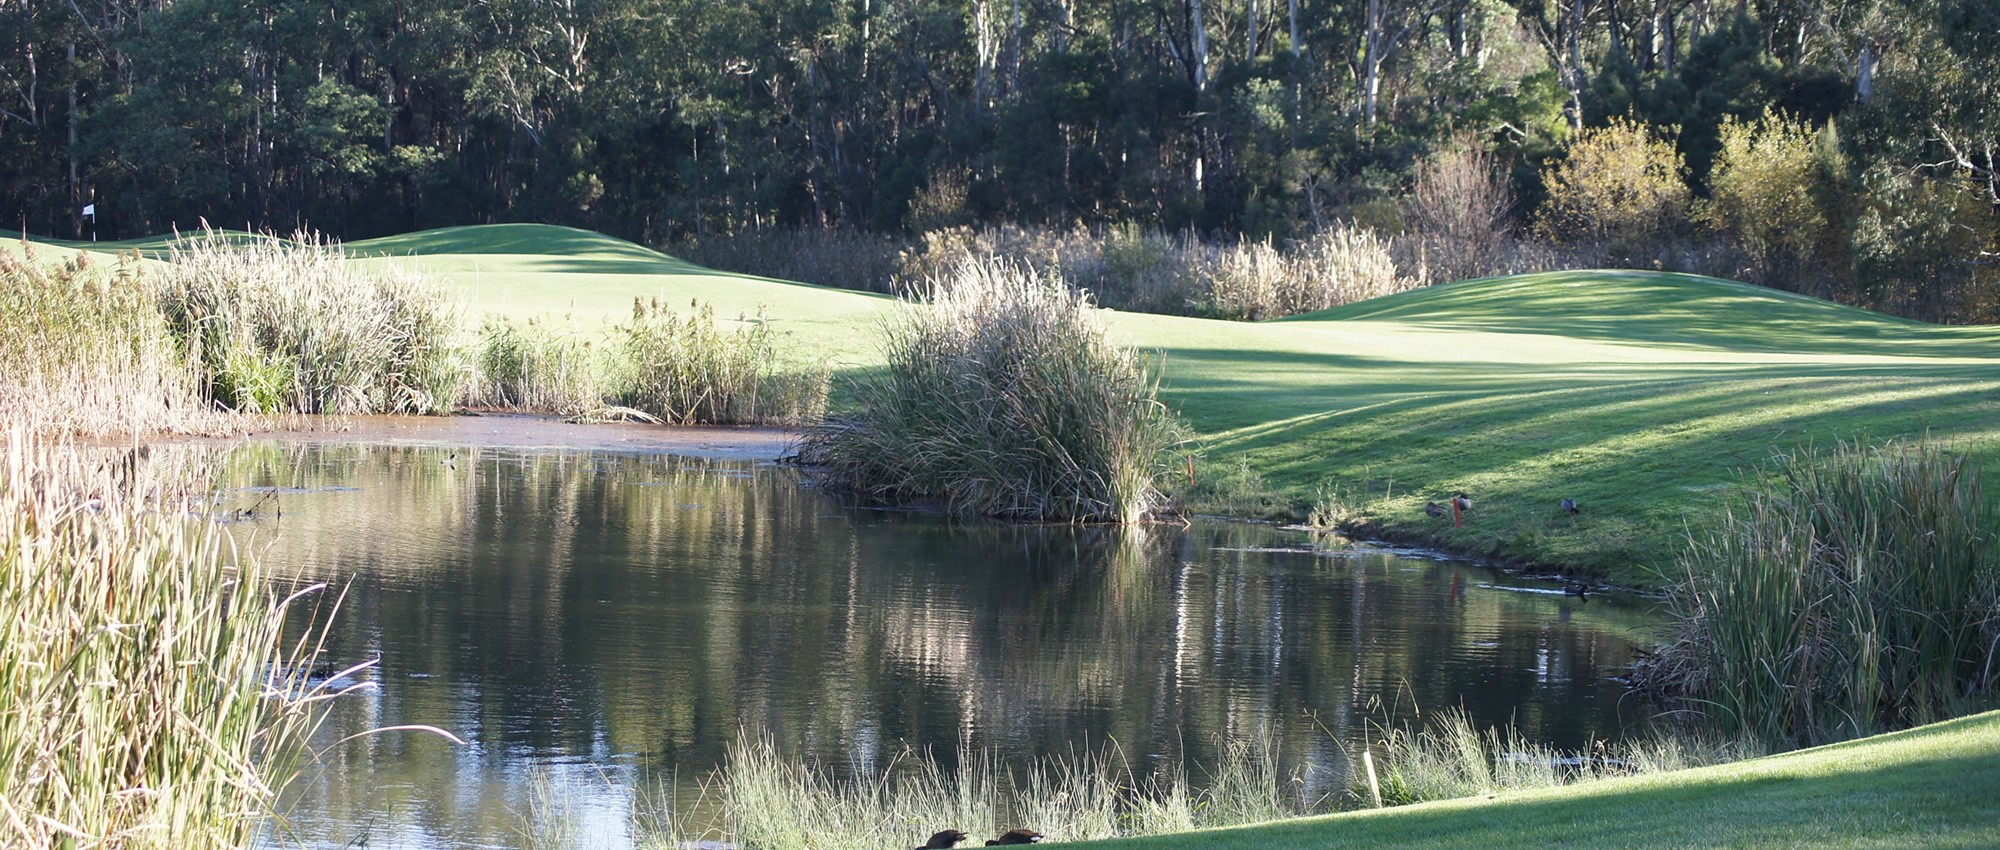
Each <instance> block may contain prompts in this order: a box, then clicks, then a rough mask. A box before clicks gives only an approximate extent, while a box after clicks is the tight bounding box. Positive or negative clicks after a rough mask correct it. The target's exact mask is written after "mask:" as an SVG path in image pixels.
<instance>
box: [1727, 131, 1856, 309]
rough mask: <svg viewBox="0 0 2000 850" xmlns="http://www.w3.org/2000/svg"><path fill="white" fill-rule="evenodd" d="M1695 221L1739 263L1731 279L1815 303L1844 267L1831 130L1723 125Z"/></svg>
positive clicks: (1843, 201) (1838, 159) (1840, 190)
mask: <svg viewBox="0 0 2000 850" xmlns="http://www.w3.org/2000/svg"><path fill="white" fill-rule="evenodd" d="M1719 144H1720V150H1719V151H1718V152H1717V154H1716V156H1715V164H1714V168H1713V170H1712V171H1711V172H1710V173H1709V197H1708V198H1707V199H1705V200H1702V201H1700V202H1698V203H1697V204H1696V205H1695V220H1696V221H1697V222H1698V223H1700V224H1701V225H1702V226H1703V227H1705V228H1706V229H1707V230H1708V231H1709V232H1710V233H1712V234H1714V235H1715V236H1717V237H1719V238H1721V239H1722V240H1724V241H1725V242H1727V243H1728V244H1730V245H1731V246H1732V247H1734V248H1735V249H1736V250H1737V251H1738V252H1739V253H1740V254H1741V255H1742V256H1743V257H1744V259H1745V261H1746V265H1745V267H1744V268H1741V269H1735V270H1732V272H1733V274H1732V276H1734V277H1740V278H1743V279H1746V280H1755V281H1760V282H1765V283H1770V284H1773V285H1777V284H1779V283H1782V284H1785V285H1786V286H1787V288H1790V289H1794V290H1799V291H1811V292H1814V294H1817V295H1822V296H1830V295H1833V294H1834V292H1833V291H1831V289H1832V288H1831V287H1830V286H1828V285H1827V284H1829V283H1830V281H1829V280H1828V278H1829V276H1830V275H1831V274H1834V273H1837V272H1838V271H1840V270H1841V269H1842V268H1843V266H1844V265H1845V259H1846V254H1847V251H1846V247H1847V244H1846V243H1847V239H1846V233H1847V216H1846V215H1845V211H1846V207H1847V206H1848V200H1847V198H1848V196H1849V194H1850V193H1849V192H1848V191H1847V179H1848V178H1847V163H1846V161H1845V159H1844V158H1843V157H1842V156H1841V154H1840V143H1839V141H1838V140H1837V139H1836V138H1834V137H1833V133H1832V127H1831V125H1829V126H1828V128H1827V130H1826V131H1825V132H1824V133H1816V132H1814V131H1813V130H1812V128H1810V127H1808V126H1806V124H1805V122H1803V121H1799V120H1796V119H1791V118H1786V117H1785V116H1783V115H1779V114H1777V113H1772V112H1766V113H1765V114H1764V117H1762V118H1761V119H1758V120H1757V121H1756V122H1754V123H1745V122H1742V121H1738V120H1736V119H1734V118H1729V119H1725V120H1724V121H1723V123H1722V128H1721V131H1720V142H1719Z"/></svg>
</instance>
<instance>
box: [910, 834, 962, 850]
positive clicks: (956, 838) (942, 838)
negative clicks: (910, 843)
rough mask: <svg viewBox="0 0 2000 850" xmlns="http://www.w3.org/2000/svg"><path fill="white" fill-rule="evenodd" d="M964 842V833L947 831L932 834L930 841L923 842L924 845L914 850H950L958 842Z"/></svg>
mask: <svg viewBox="0 0 2000 850" xmlns="http://www.w3.org/2000/svg"><path fill="white" fill-rule="evenodd" d="M964 840H965V833H963V832H960V831H958V830H956V829H947V830H944V831H942V832H938V833H934V834H932V835H931V840H929V841H926V842H924V845H923V846H922V847H918V848H916V850H951V848H952V847H954V846H956V845H957V844H958V842H960V841H964Z"/></svg>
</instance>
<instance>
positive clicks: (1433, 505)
mask: <svg viewBox="0 0 2000 850" xmlns="http://www.w3.org/2000/svg"><path fill="white" fill-rule="evenodd" d="M1424 513H1427V514H1430V515H1431V516H1434V517H1442V516H1444V514H1445V509H1444V505H1443V504H1440V503H1438V502H1426V503H1424Z"/></svg>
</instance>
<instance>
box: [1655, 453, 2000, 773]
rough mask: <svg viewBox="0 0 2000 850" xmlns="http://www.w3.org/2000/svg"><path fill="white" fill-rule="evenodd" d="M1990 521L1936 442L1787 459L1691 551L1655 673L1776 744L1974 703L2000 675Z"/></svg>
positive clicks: (1720, 719)
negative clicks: (1672, 633) (1673, 628)
mask: <svg viewBox="0 0 2000 850" xmlns="http://www.w3.org/2000/svg"><path fill="white" fill-rule="evenodd" d="M1992 521H1993V517H1992V515H1991V514H1990V513H1989V512H1987V511H1986V510H1985V509H1984V508H1983V507H1982V504H1981V497H1980V483H1979V472H1978V468H1977V467H1976V466H1974V465H1973V464H1972V463H1971V462H1970V461H1969V460H1968V458H1967V457H1966V456H1965V455H1963V454H1959V453H1955V452H1953V451H1950V450H1947V449H1946V448H1944V447H1942V446H1939V445H1937V444H1934V443H1929V442H1916V443H1902V442H1891V443H1888V444H1886V445H1883V446H1881V447H1879V448H1870V447H1864V446H1861V445H1859V444H1854V443H1841V444H1839V445H1837V446H1836V447H1835V448H1833V449H1831V450H1815V449H1810V448H1808V449H1803V450H1800V451H1797V452H1794V453H1792V454H1789V455H1786V456H1783V457H1781V458H1779V459H1778V461H1777V463H1776V469H1775V470H1773V474H1772V475H1770V476H1769V477H1768V478H1767V479H1765V480H1763V481H1762V482H1760V483H1758V484H1757V485H1755V486H1754V487H1753V489H1752V490H1751V491H1750V492H1749V494H1748V496H1747V497H1746V498H1745V499H1744V500H1743V502H1742V503H1741V504H1740V505H1737V506H1734V507H1732V508H1731V509H1730V511H1729V512H1728V514H1727V515H1726V516H1725V521H1724V522H1723V524H1722V526H1721V527H1720V528H1718V529H1717V530H1716V531H1714V532H1713V533H1711V534H1708V535H1706V536H1705V537H1703V538H1700V539H1698V540H1696V541H1695V542H1694V545H1693V546H1692V547H1691V548H1690V550H1689V552H1688V553H1687V555H1686V556H1685V557H1684V558H1683V559H1682V561H1681V571H1682V580H1681V582H1680V584H1678V585H1677V586H1675V587H1674V588H1673V591H1672V595H1671V597H1670V599H1671V610H1672V613H1673V615H1674V617H1675V618H1676V620H1677V629H1678V634H1677V635H1676V637H1675V640H1674V642H1673V643H1672V644H1671V645H1670V646H1668V647H1667V648H1666V649H1665V650H1664V651H1663V652H1662V653H1661V654H1660V656H1659V658H1658V659H1656V661H1655V663H1654V664H1652V665H1649V667H1648V668H1646V669H1645V670H1644V671H1643V672H1644V673H1645V674H1646V677H1647V678H1648V679H1649V680H1650V681H1651V682H1652V683H1653V684H1655V685H1657V686H1660V687H1663V688H1665V689H1667V690H1670V691H1672V692H1675V693H1677V694H1679V695H1681V696H1683V697H1685V698H1687V699H1689V700H1690V701H1691V703H1692V705H1693V706H1694V707H1695V708H1697V709H1698V710H1700V711H1701V712H1702V713H1704V714H1706V715H1707V717H1708V718H1709V720H1710V721H1711V722H1712V723H1714V724H1715V725H1716V727H1717V728H1718V729H1720V730H1721V731H1723V732H1724V733H1726V734H1732V735H1746V736H1750V737H1753V738H1756V739H1759V740H1762V741H1764V742H1767V743H1769V744H1770V745H1773V746H1787V745H1811V744H1819V743H1825V742H1828V741H1838V740H1844V739H1848V738H1855V737H1860V736H1862V735H1868V734H1872V733H1875V732H1880V731H1884V730H1889V729H1899V728H1903V727H1907V726H1914V725H1917V724H1920V723H1927V722H1931V721H1935V720H1940V719H1943V718H1946V717H1950V716H1952V715H1954V714H1957V713H1962V712H1963V711H1964V710H1966V709H1967V707H1968V700H1969V698H1972V697H1974V696H1976V695H1978V694H1981V693H1983V692H1987V691H1990V690H1991V688H1992V686H1993V684H1994V681H1995V678H1994V677H1995V675H1996V673H2000V670H1996V669H1995V665H1994V658H1995V655H1994V647H1995V644H1996V641H2000V558H1996V557H1995V555H1994V554H1993V553H1992V549H1993V546H1994V545H1995V542H1996V541H1995V538H1994V533H1993V531H1992V528H1993V524H1992Z"/></svg>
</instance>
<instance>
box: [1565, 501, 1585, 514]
mask: <svg viewBox="0 0 2000 850" xmlns="http://www.w3.org/2000/svg"><path fill="white" fill-rule="evenodd" d="M1562 509H1563V513H1566V514H1573V513H1578V512H1581V511H1582V510H1583V509H1582V508H1579V507H1577V506H1576V500H1575V499H1564V500H1562Z"/></svg>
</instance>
